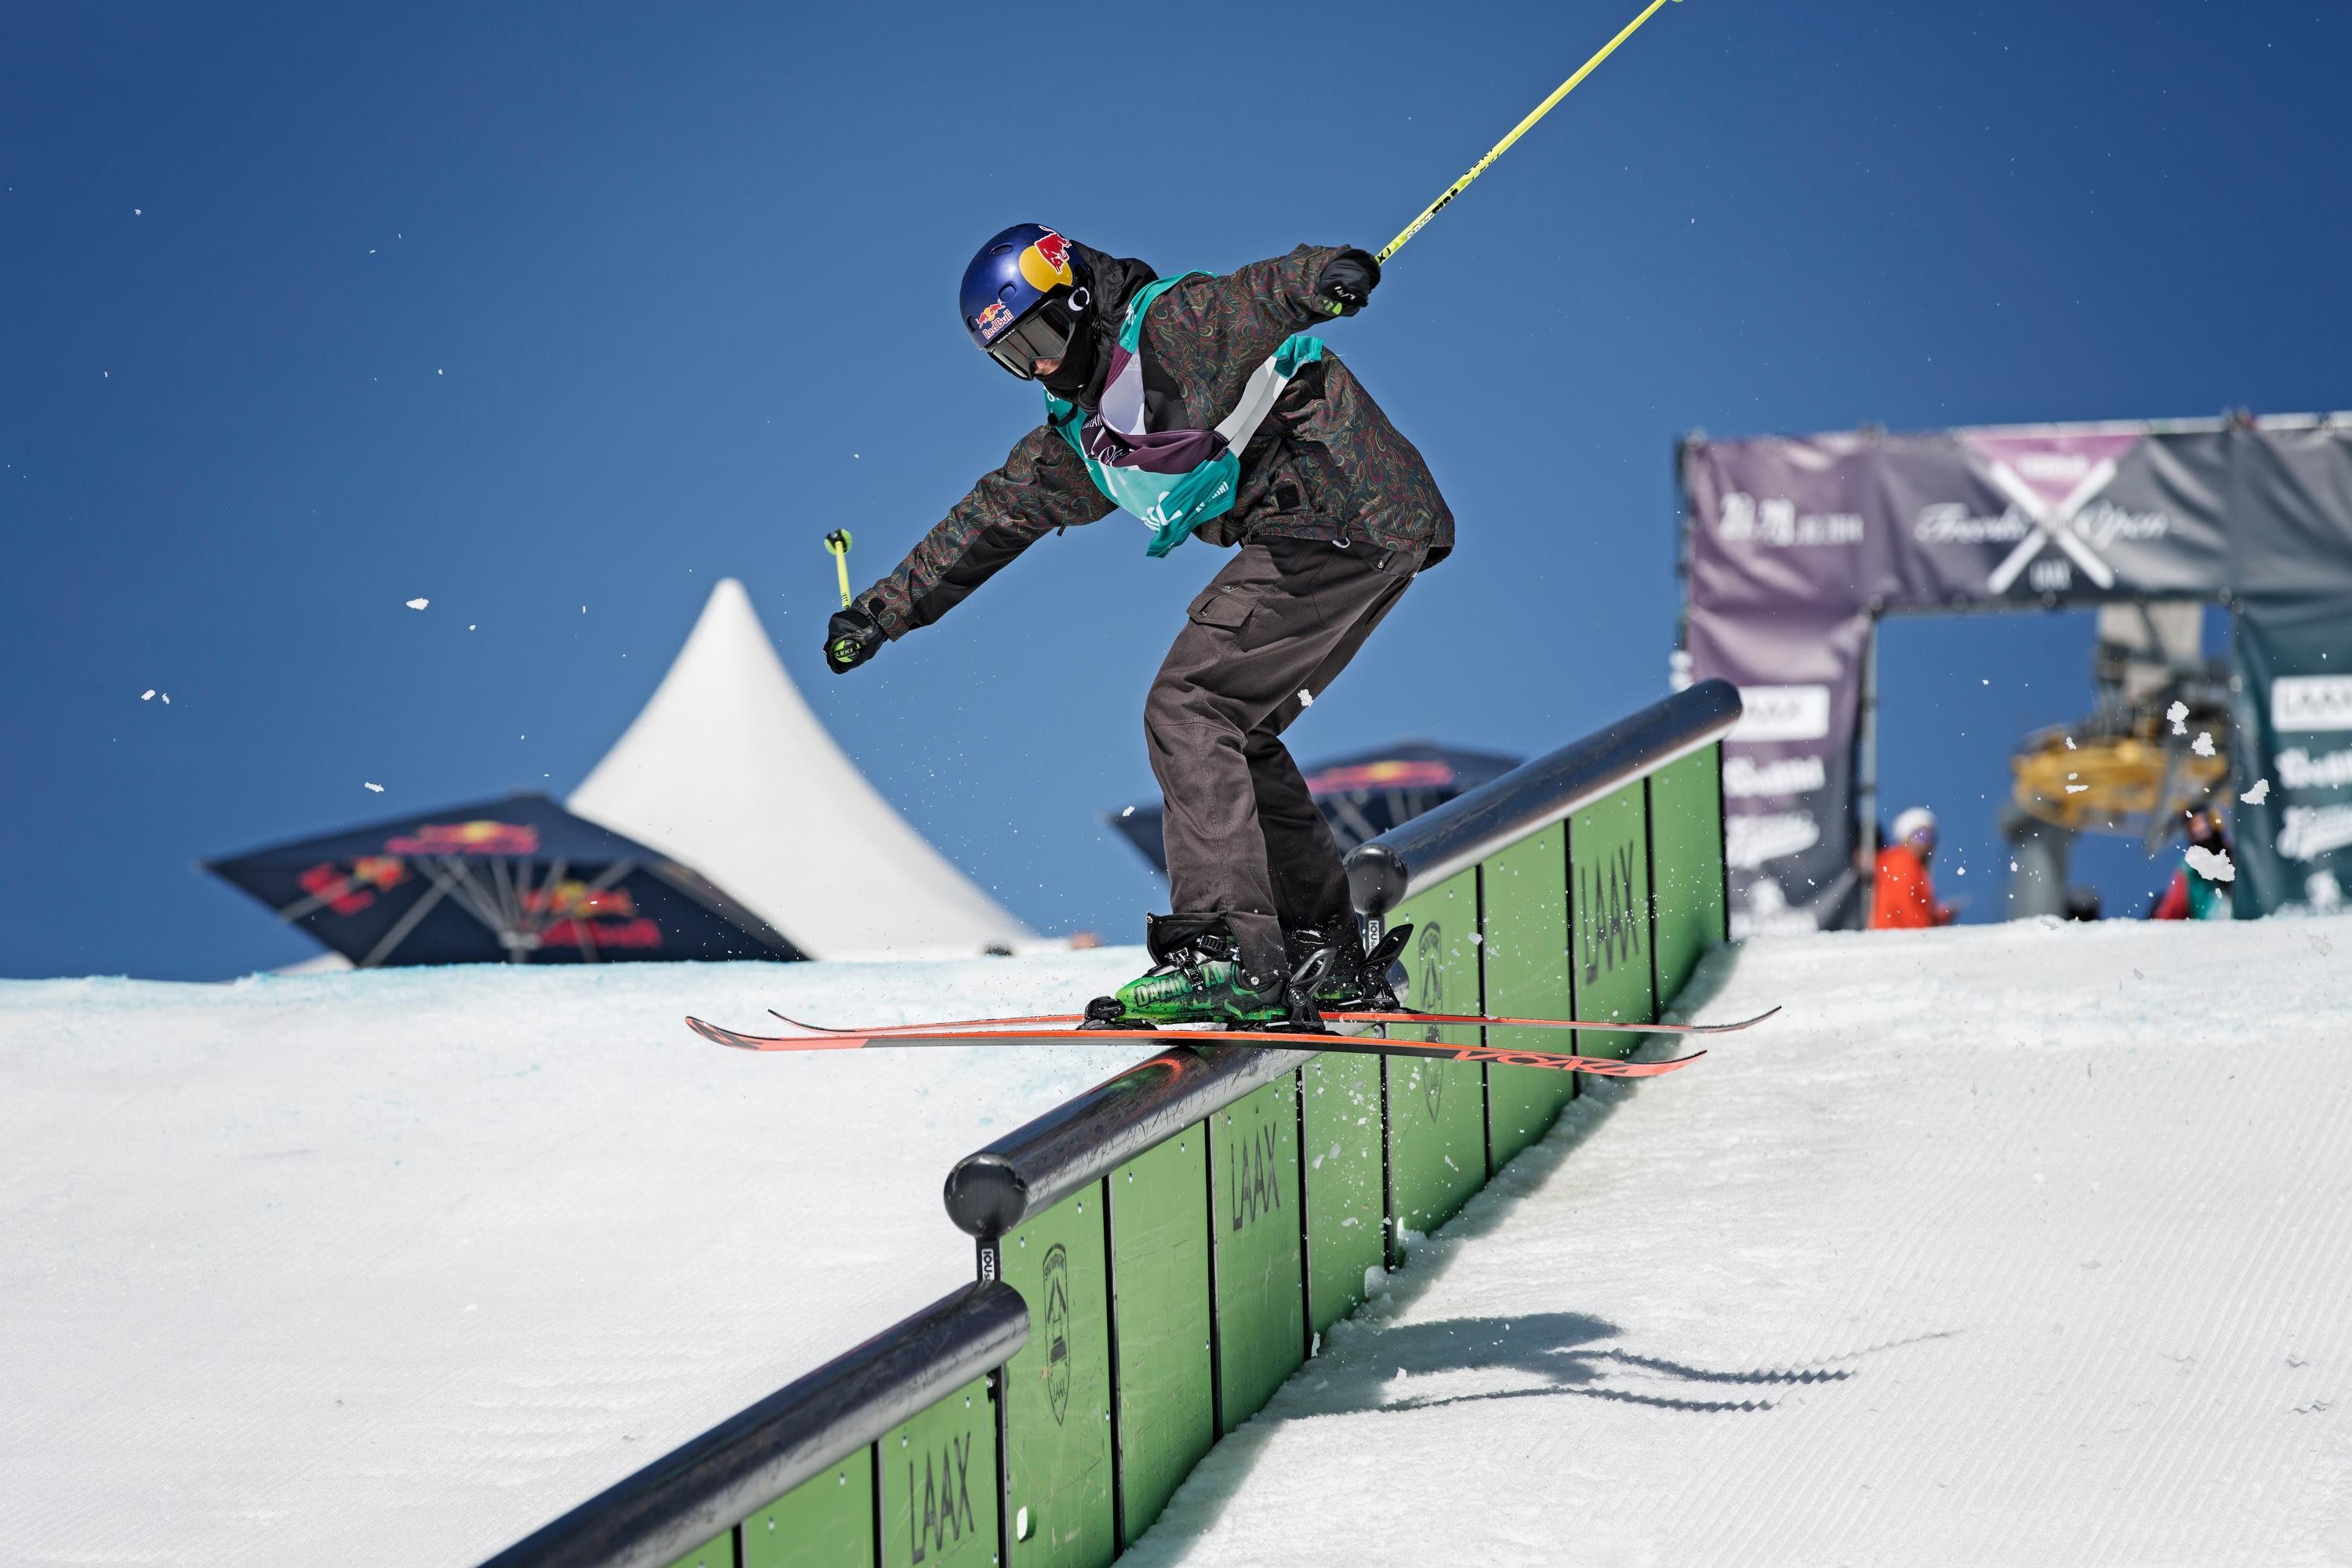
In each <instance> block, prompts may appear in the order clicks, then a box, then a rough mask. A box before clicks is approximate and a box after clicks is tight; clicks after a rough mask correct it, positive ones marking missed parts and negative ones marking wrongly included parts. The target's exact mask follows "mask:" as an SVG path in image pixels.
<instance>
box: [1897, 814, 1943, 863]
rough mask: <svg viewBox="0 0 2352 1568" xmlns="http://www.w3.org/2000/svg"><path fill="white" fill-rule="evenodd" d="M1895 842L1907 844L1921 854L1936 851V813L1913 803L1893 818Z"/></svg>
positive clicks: (1930, 853)
mask: <svg viewBox="0 0 2352 1568" xmlns="http://www.w3.org/2000/svg"><path fill="white" fill-rule="evenodd" d="M1895 843H1897V844H1908V845H1909V846H1911V847H1913V848H1914V849H1916V850H1917V851H1919V853H1920V854H1922V855H1932V854H1934V853H1935V851H1936V814H1935V813H1934V812H1932V811H1929V810H1928V809H1927V807H1926V806H1924V805H1915V806H1913V807H1911V808H1910V809H1909V810H1908V811H1906V812H1904V813H1902V814H1901V815H1900V816H1896V817H1895Z"/></svg>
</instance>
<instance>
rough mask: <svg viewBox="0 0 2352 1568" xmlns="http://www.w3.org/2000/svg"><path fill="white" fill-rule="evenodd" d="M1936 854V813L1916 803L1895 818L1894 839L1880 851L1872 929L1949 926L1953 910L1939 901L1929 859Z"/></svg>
mask: <svg viewBox="0 0 2352 1568" xmlns="http://www.w3.org/2000/svg"><path fill="white" fill-rule="evenodd" d="M1935 853H1936V814H1935V813H1934V812H1932V811H1929V810H1928V809H1927V807H1926V806H1924V805H1915V806H1913V807H1912V808H1911V809H1910V810H1908V811H1906V812H1905V813H1903V815H1902V816H1898V817H1896V818H1895V835H1894V842H1892V843H1890V844H1888V845H1887V846H1886V847H1885V848H1884V849H1881V850H1880V851H1879V852H1878V872H1877V875H1876V877H1874V879H1872V884H1871V886H1872V892H1871V900H1870V929H1871V930H1873V931H1916V930H1918V929H1920V928H1923V927H1926V926H1948V925H1949V924H1951V923H1952V914H1953V910H1952V909H1951V906H1949V905H1948V904H1939V903H1937V901H1936V884H1935V882H1934V880H1933V879H1931V878H1929V876H1928V875H1927V862H1928V860H1929V859H1930V858H1933V857H1934V855H1935Z"/></svg>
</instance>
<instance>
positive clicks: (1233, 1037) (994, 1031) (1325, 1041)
mask: <svg viewBox="0 0 2352 1568" xmlns="http://www.w3.org/2000/svg"><path fill="white" fill-rule="evenodd" d="M1776 1010H1777V1009H1776ZM1325 1016H1327V1017H1331V1018H1339V1017H1340V1016H1341V1015H1337V1014H1327V1015H1325ZM1381 1017H1382V1018H1383V1019H1385V1020H1387V1021H1391V1022H1407V1021H1410V1022H1413V1023H1419V1024H1428V1023H1432V1022H1435V1021H1436V1019H1434V1018H1433V1017H1431V1016H1420V1015H1404V1016H1400V1015H1395V1014H1384V1015H1381ZM1468 1021H1470V1022H1499V1021H1503V1020H1487V1019H1477V1020H1468ZM686 1022H687V1025H688V1027H690V1028H691V1029H693V1030H694V1032H695V1033H696V1034H698V1035H700V1036H701V1037H703V1038H704V1039H706V1040H709V1041H712V1042H714V1043H715V1044H718V1045H722V1046H727V1047H731V1048H733V1049H735V1050H740V1051H855V1050H865V1049H868V1048H880V1047H908V1046H986V1045H1006V1046H1012V1045H1019V1046H1036V1045H1072V1046H1085V1045H1097V1044H1100V1043H1102V1042H1103V1041H1106V1040H1150V1041H1153V1042H1156V1043H1160V1044H1171V1045H1172V1044H1183V1045H1188V1046H1194V1045H1209V1046H1270V1047H1289V1048H1291V1049H1294V1050H1311V1051H1339V1052H1341V1053H1344V1054H1348V1055H1358V1056H1405V1057H1431V1058H1436V1059H1438V1060H1442V1061H1454V1062H1492V1063H1494V1064H1496V1066H1498V1067H1528V1068H1548V1069H1549V1070H1551V1071H1554V1072H1582V1073H1591V1074H1592V1075H1593V1076H1595V1077H1597V1078H1656V1077H1658V1076H1659V1075H1660V1074H1663V1073H1670V1072H1673V1071H1674V1070H1675V1069H1676V1068H1683V1067H1687V1066H1689V1065H1690V1064H1691V1063H1692V1062H1695V1061H1696V1060H1698V1058H1701V1057H1703V1056H1705V1055H1706V1052H1705V1051H1693V1052H1692V1053H1691V1054H1690V1055H1688V1056H1686V1057H1675V1058H1673V1059H1672V1060H1669V1061H1650V1062H1629V1061H1621V1060H1619V1059H1618V1058H1615V1057H1587V1056H1578V1055H1575V1054H1574V1053H1572V1052H1568V1051H1525V1050H1511V1049H1506V1048H1504V1047H1496V1046H1448V1045H1439V1044H1436V1043H1433V1042H1424V1041H1421V1040H1391V1039H1384V1038H1381V1037H1378V1036H1368V1035H1329V1034H1307V1033H1304V1032H1299V1031H1292V1030H1281V1029H1193V1028H1183V1027H1171V1028H1160V1029H1154V1028H1143V1029H1083V1030H1082V1029H1079V1028H1077V1027H1076V1026H1075V1025H1074V1024H1070V1025H1065V1026H1063V1027H1061V1028H1058V1029H1052V1028H1047V1027H1045V1026H1037V1027H1029V1028H1011V1029H1007V1028H979V1029H972V1028H964V1029H957V1028H951V1027H950V1028H940V1027H937V1026H934V1027H932V1028H929V1029H928V1030H926V1031H924V1032H922V1033H903V1032H902V1033H871V1034H845V1033H843V1034H812V1035H744V1034H738V1033H737V1032H736V1031H734V1030H732V1029H728V1028H722V1027H720V1026H719V1025H717V1024H712V1023H707V1022H705V1021H704V1020H702V1019H700V1018H696V1017H692V1016H689V1017H688V1019H687V1020H686ZM1537 1022H1539V1023H1544V1024H1550V1025H1553V1026H1558V1025H1559V1020H1557V1019H1541V1020H1537ZM1584 1027H1586V1028H1591V1027H1594V1026H1592V1025H1590V1024H1588V1025H1585V1026H1584ZM1603 1027H1616V1026H1603Z"/></svg>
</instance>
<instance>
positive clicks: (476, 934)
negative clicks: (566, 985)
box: [205, 795, 807, 969]
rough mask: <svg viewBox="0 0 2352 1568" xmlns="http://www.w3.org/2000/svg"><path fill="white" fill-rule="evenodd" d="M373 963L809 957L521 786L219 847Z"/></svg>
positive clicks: (638, 848) (641, 848) (292, 911)
mask: <svg viewBox="0 0 2352 1568" xmlns="http://www.w3.org/2000/svg"><path fill="white" fill-rule="evenodd" d="M205 870H207V871H210V872H212V873H214V874H215V876H217V877H220V878H221V879H223V880H225V881H228V882H231V883H234V884H235V885H236V886H237V887H239V888H241V889H244V890H245V891H247V892H248V893H250V894H252V895H253V896H254V897H255V898H257V899H258V900H261V902H262V903H264V904H266V905H268V907H269V908H270V909H271V910H274V911H275V912H276V913H277V915H278V919H280V920H282V921H286V922H287V923H288V924H289V925H295V926H299V927H300V928H301V929H302V930H304V931H308V932H310V934H311V935H312V936H314V937H317V938H318V939H319V940H320V942H324V943H326V945H327V946H329V947H331V948H333V949H334V950H335V951H336V952H340V953H341V954H342V955H343V956H344V957H346V958H348V959H350V960H351V961H352V963H354V964H356V965H358V966H359V967H361V968H362V969H369V968H374V967H377V966H379V965H386V964H425V963H614V962H633V961H634V962H641V961H646V960H662V959H668V960H685V959H699V960H711V959H730V958H760V959H799V958H805V957H806V956H807V954H805V953H803V952H801V951H800V950H799V949H798V948H796V947H794V946H793V944H792V942H790V941H788V940H787V939H786V938H785V937H784V936H783V935H782V933H781V932H779V931H776V930H775V929H774V928H773V927H772V926H770V925H769V924H768V923H767V922H766V921H762V920H761V919H760V917H759V916H757V915H755V914H753V913H751V910H747V909H745V908H744V907H743V906H742V905H741V904H740V903H738V902H737V901H736V900H734V899H732V898H730V897H729V896H728V895H727V894H726V893H725V892H723V891H722V890H720V889H719V888H718V887H716V886H714V885H713V884H712V883H711V882H710V881H709V879H707V878H705V877H703V876H701V875H700V874H699V873H698V872H696V871H694V870H692V869H690V868H688V867H685V866H681V865H679V864H678V863H677V861H675V860H671V859H668V858H666V857H664V856H662V855H661V854H660V853H658V852H657V851H656V850H653V849H650V848H648V847H646V846H645V845H643V844H640V843H638V842H636V841H635V839H632V838H625V837H622V836H621V835H620V834H617V833H614V832H613V831H611V830H610V829H608V828H604V827H599V826H596V825H595V824H594V823H593V822H590V821H588V820H586V819H585V818H583V817H578V816H573V815H572V813H570V812H568V811H566V810H564V809H563V808H562V806H560V805H556V804H555V802H553V801H551V800H550V799H548V798H547V796H545V795H512V796H509V797H508V798H507V799H505V800H499V801H490V802H486V803H483V804H480V805H454V806H450V807H448V808H446V810H441V811H435V812H430V813H427V814H426V815H425V816H406V817H399V818H395V819H394V820H392V821H389V822H379V823H375V824H373V825H371V826H365V827H355V828H352V829H350V830H348V831H346V832H342V833H336V834H330V835H328V836H327V837H320V838H306V839H301V840H299V841H296V842H292V843H287V844H278V845H273V846H271V847H268V848H263V849H255V850H251V851H249V852H247V853H246V854H243V855H236V856H230V857H228V858H224V859H219V860H211V861H207V862H205Z"/></svg>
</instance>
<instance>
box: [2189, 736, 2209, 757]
mask: <svg viewBox="0 0 2352 1568" xmlns="http://www.w3.org/2000/svg"><path fill="white" fill-rule="evenodd" d="M2189 750H2190V751H2192V752H2196V753H2197V754H2198V755H2199V756H2200V757H2210V756H2211V755H2212V754H2213V732H2212V731H2210V730H2200V731H2197V738H2196V739H2195V740H2193V741H2191V742H2189Z"/></svg>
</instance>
